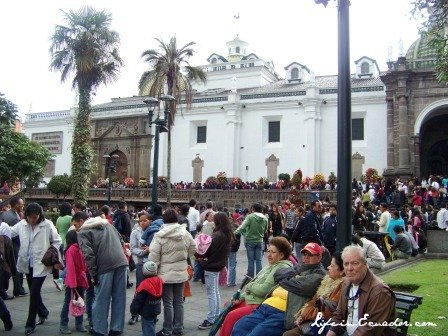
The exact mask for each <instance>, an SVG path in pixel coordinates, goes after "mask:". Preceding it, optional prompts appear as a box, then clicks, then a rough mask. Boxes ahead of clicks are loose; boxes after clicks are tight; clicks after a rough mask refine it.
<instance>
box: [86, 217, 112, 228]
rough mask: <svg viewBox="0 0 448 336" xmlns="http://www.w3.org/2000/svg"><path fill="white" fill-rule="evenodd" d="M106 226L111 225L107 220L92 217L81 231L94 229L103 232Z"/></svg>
mask: <svg viewBox="0 0 448 336" xmlns="http://www.w3.org/2000/svg"><path fill="white" fill-rule="evenodd" d="M106 225H110V223H109V221H108V220H107V219H105V218H104V219H103V218H101V217H92V218H89V219H88V220H86V221H85V222H84V224H82V226H81V229H80V230H92V229H96V230H103V229H104V226H106Z"/></svg>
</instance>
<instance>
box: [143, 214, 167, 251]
mask: <svg viewBox="0 0 448 336" xmlns="http://www.w3.org/2000/svg"><path fill="white" fill-rule="evenodd" d="M162 225H163V219H162V218H157V219H155V220H153V221H152V223H151V225H150V226H148V227H147V228H146V230H145V231H144V232H143V234H142V237H141V238H140V243H141V244H142V245H147V246H149V244H151V242H152V238H154V235H155V234H156V233H157V232H159V230H160V227H161V226H162Z"/></svg>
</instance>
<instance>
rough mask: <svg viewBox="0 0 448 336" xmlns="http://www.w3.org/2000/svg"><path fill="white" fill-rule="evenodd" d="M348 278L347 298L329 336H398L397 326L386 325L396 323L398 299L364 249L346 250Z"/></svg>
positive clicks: (344, 296)
mask: <svg viewBox="0 0 448 336" xmlns="http://www.w3.org/2000/svg"><path fill="white" fill-rule="evenodd" d="M342 260H343V261H344V271H345V276H346V278H347V280H346V282H345V283H344V285H343V286H342V290H341V291H342V293H343V295H342V296H341V298H340V299H339V303H338V307H337V308H336V311H335V312H334V315H333V317H332V318H331V319H330V320H329V321H328V323H329V324H330V323H331V328H330V331H329V332H328V333H327V336H336V335H343V334H344V332H346V334H347V335H349V336H351V335H356V336H361V335H362V336H366V335H378V336H379V335H385V336H388V335H396V330H395V329H394V328H393V327H385V326H382V324H384V323H385V322H388V323H392V322H393V321H394V320H395V296H394V293H393V292H392V290H391V289H390V288H389V287H388V286H387V285H386V284H385V283H384V282H383V281H382V280H381V279H380V278H378V277H377V276H375V275H374V274H373V273H372V272H371V271H370V270H369V267H368V265H367V260H366V254H365V251H364V250H363V249H362V247H360V246H347V247H345V248H344V250H343V251H342Z"/></svg>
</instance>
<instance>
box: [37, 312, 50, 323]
mask: <svg viewBox="0 0 448 336" xmlns="http://www.w3.org/2000/svg"><path fill="white" fill-rule="evenodd" d="M48 315H49V313H47V315H45V316H39V319H38V320H37V322H36V325H37V326H38V325H42V324H44V323H45V320H46V319H48Z"/></svg>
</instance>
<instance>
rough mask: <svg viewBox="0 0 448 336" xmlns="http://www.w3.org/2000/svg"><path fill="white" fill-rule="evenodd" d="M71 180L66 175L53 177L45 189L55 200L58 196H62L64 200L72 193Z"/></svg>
mask: <svg viewBox="0 0 448 336" xmlns="http://www.w3.org/2000/svg"><path fill="white" fill-rule="evenodd" d="M72 185H73V183H72V178H71V176H68V175H67V174H64V175H55V176H53V177H52V178H51V180H50V182H48V184H47V189H48V190H50V192H51V193H53V194H55V195H56V198H57V199H58V200H59V196H61V195H62V196H63V197H64V200H65V197H67V195H69V194H70V192H71V191H72Z"/></svg>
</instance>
